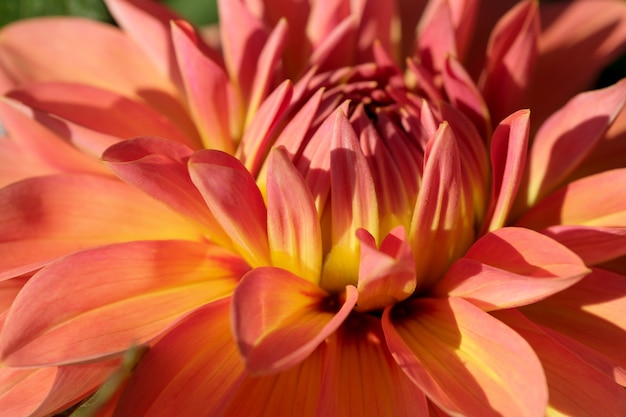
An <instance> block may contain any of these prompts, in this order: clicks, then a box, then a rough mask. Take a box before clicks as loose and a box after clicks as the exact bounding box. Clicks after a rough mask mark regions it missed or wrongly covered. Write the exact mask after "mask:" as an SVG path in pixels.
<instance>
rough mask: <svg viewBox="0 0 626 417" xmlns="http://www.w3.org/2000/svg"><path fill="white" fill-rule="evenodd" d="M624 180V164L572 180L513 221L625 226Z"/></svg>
mask: <svg viewBox="0 0 626 417" xmlns="http://www.w3.org/2000/svg"><path fill="white" fill-rule="evenodd" d="M625 85H626V84H625ZM624 181H626V168H622V169H614V170H611V171H605V172H601V173H599V174H595V175H591V176H589V177H585V178H581V179H579V180H576V181H573V182H571V183H569V184H568V185H566V186H565V187H563V188H561V189H560V190H558V191H556V192H554V193H552V194H550V195H549V196H547V197H546V198H544V199H543V200H541V201H540V202H539V203H537V204H536V205H534V206H533V207H532V208H531V209H530V210H528V211H527V212H526V214H524V216H522V217H521V218H520V219H519V220H518V221H517V222H516V224H517V225H519V226H523V227H530V228H532V229H535V230H541V229H543V228H546V227H548V226H553V225H579V226H591V227H626V189H625V188H624V187H622V186H621V185H622V184H623V183H624Z"/></svg>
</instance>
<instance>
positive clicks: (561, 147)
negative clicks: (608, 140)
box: [519, 80, 626, 207]
mask: <svg viewBox="0 0 626 417" xmlns="http://www.w3.org/2000/svg"><path fill="white" fill-rule="evenodd" d="M624 103H626V80H622V81H620V82H619V83H617V84H615V85H613V86H611V87H607V88H604V89H601V90H594V91H588V92H585V93H581V94H579V95H577V96H576V97H574V98H573V99H571V100H570V101H569V102H568V103H567V104H566V105H565V106H564V107H562V108H561V109H560V110H558V111H557V112H556V113H554V114H553V115H552V116H551V117H550V118H549V119H548V120H546V121H545V122H544V123H543V124H542V125H541V127H540V128H539V130H538V131H537V134H536V135H535V139H534V141H533V144H532V147H531V148H530V152H529V154H528V162H529V165H528V177H527V178H525V183H524V187H523V188H522V189H521V190H520V191H525V193H522V194H521V195H520V201H519V204H521V205H524V206H525V207H529V206H533V205H535V204H536V203H537V201H539V200H540V199H541V198H542V197H544V196H545V195H546V194H548V193H549V192H551V191H553V190H554V189H555V188H557V187H558V186H560V185H561V184H562V183H563V181H564V180H565V179H566V178H567V176H568V175H569V174H571V173H572V171H574V169H576V168H577V167H578V166H579V165H581V164H582V162H583V161H584V160H585V158H586V157H587V156H588V155H589V154H590V152H591V151H592V150H593V148H594V147H595V146H596V145H597V143H598V142H599V141H600V140H601V139H602V138H603V137H604V134H605V133H606V131H607V129H608V128H609V127H610V126H611V124H612V123H613V121H614V120H615V118H616V117H617V115H618V114H619V112H620V111H621V110H622V108H623V106H624Z"/></svg>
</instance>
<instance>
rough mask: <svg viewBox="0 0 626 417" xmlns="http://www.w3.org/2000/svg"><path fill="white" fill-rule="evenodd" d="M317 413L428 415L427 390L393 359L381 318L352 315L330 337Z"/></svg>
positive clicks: (369, 416)
mask: <svg viewBox="0 0 626 417" xmlns="http://www.w3.org/2000/svg"><path fill="white" fill-rule="evenodd" d="M328 346H329V349H328V350H329V352H328V360H327V361H326V364H325V367H324V373H323V375H324V377H323V381H322V392H321V394H320V398H319V408H318V413H317V415H318V416H320V417H321V416H349V415H353V416H360V417H388V416H394V417H396V416H397V417H409V416H427V415H428V412H427V408H428V406H427V403H426V397H425V396H424V393H423V392H421V391H420V390H419V388H418V387H416V386H415V384H413V383H412V382H411V381H410V380H409V378H407V376H406V375H405V374H404V372H402V369H401V368H400V367H399V366H398V364H397V363H396V362H395V361H394V359H393V357H392V356H391V353H390V352H389V350H388V349H387V346H386V345H385V336H384V334H383V331H382V329H381V325H380V320H379V319H377V318H374V317H372V316H369V315H353V316H350V317H348V319H347V320H346V322H345V323H344V324H343V325H342V326H341V327H340V328H339V329H338V330H337V332H336V333H335V335H333V336H332V337H331V338H329V340H328Z"/></svg>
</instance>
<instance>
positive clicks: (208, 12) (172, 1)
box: [161, 0, 217, 26]
mask: <svg viewBox="0 0 626 417" xmlns="http://www.w3.org/2000/svg"><path fill="white" fill-rule="evenodd" d="M161 1H162V2H163V3H165V4H167V5H168V6H169V7H171V8H172V9H174V10H176V11H177V12H178V14H180V15H181V16H182V17H184V18H185V19H187V20H189V21H190V22H191V23H193V24H194V25H197V26H203V25H207V24H210V23H215V22H217V2H216V0H204V1H189V0H161Z"/></svg>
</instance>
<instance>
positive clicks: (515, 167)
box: [484, 110, 530, 231]
mask: <svg viewBox="0 0 626 417" xmlns="http://www.w3.org/2000/svg"><path fill="white" fill-rule="evenodd" d="M529 113H530V112H529V111H528V110H520V111H518V112H516V113H513V114H512V115H510V116H509V117H507V118H506V119H504V120H503V121H502V122H501V123H500V124H499V125H498V127H497V128H496V131H495V132H494V134H493V138H492V140H491V166H492V183H491V200H490V203H489V209H488V210H489V211H488V213H487V218H486V221H487V222H488V223H485V225H484V229H485V231H490V230H494V229H498V228H500V227H502V226H504V225H505V224H506V220H507V216H508V215H509V211H510V210H511V207H512V206H513V201H514V199H515V196H516V194H517V190H518V188H519V185H520V182H521V181H522V174H523V172H524V168H525V166H526V149H527V147H528V133H529V129H530V120H529Z"/></svg>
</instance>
